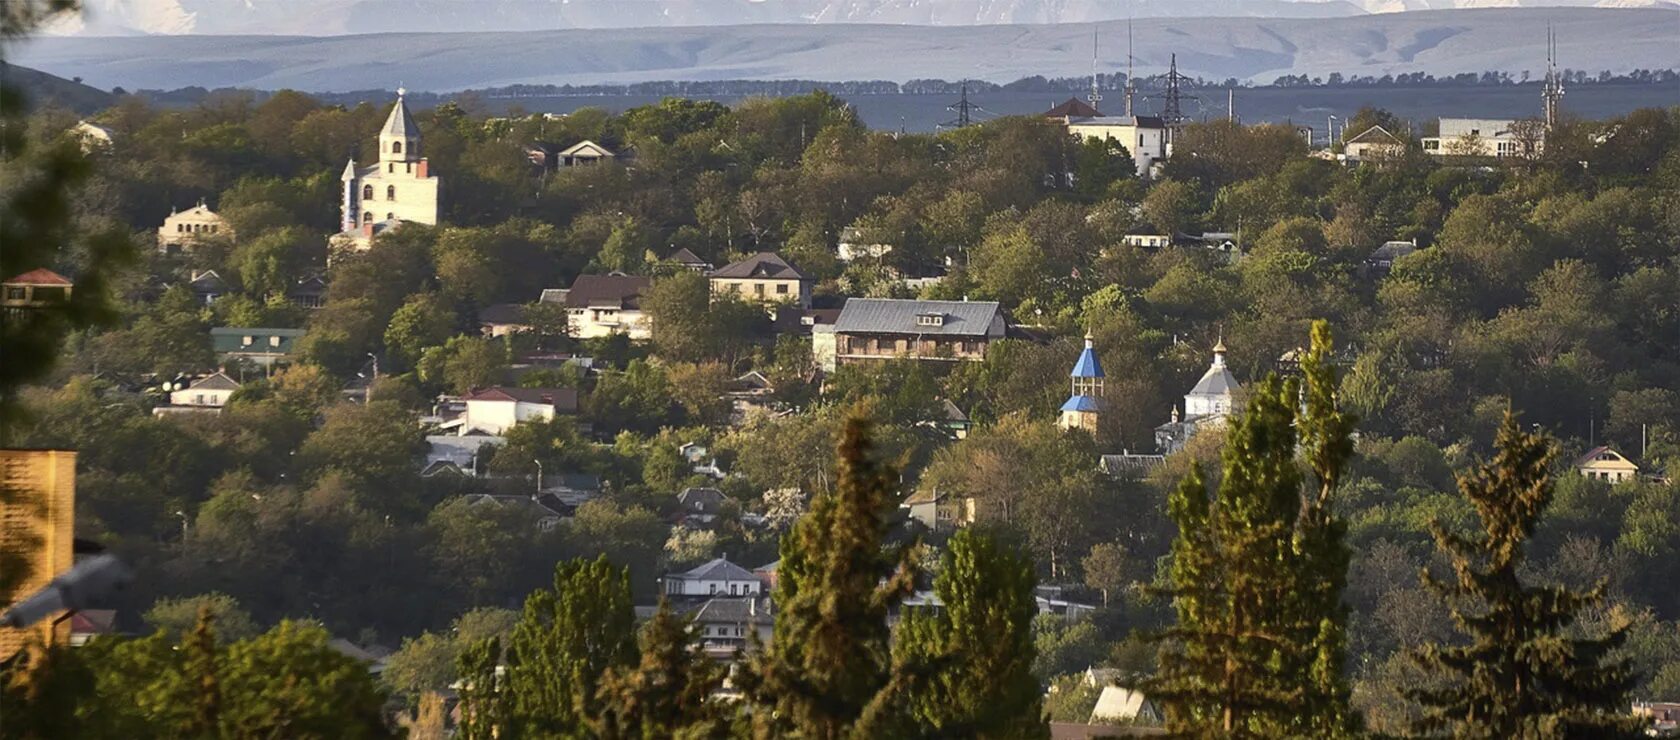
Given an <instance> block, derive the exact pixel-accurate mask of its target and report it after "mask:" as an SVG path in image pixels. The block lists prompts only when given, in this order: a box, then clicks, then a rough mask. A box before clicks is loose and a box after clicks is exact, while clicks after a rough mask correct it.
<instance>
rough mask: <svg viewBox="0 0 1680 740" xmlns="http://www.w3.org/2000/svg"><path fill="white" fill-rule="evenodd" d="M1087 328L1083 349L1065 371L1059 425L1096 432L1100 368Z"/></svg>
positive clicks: (1100, 388) (1100, 395)
mask: <svg viewBox="0 0 1680 740" xmlns="http://www.w3.org/2000/svg"><path fill="white" fill-rule="evenodd" d="M1092 339H1093V337H1092V336H1091V334H1090V332H1086V334H1085V350H1084V351H1083V352H1080V353H1079V361H1078V362H1075V363H1074V364H1073V371H1072V372H1070V373H1068V379H1069V385H1070V386H1071V388H1070V390H1069V393H1068V400H1067V402H1066V403H1063V404H1062V416H1061V421H1060V423H1061V427H1062V428H1063V429H1083V430H1085V431H1087V432H1089V433H1090V434H1091V436H1093V437H1094V436H1096V434H1097V417H1098V415H1100V414H1101V413H1102V395H1103V370H1102V364H1101V363H1099V362H1097V350H1096V349H1095V348H1094V347H1093V346H1092Z"/></svg>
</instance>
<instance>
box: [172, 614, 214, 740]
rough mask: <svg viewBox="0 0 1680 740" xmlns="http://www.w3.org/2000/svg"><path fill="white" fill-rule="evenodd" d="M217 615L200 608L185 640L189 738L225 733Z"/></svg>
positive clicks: (183, 668) (183, 655)
mask: <svg viewBox="0 0 1680 740" xmlns="http://www.w3.org/2000/svg"><path fill="white" fill-rule="evenodd" d="M215 621H216V617H215V615H213V614H211V613H210V608H209V607H200V608H199V610H198V621H197V622H196V623H194V624H193V628H192V631H191V632H188V633H187V634H186V635H184V636H183V637H184V639H183V640H182V641H181V660H182V664H181V674H182V676H181V677H182V679H183V681H182V688H183V689H185V690H186V691H187V696H186V697H184V698H185V699H186V704H187V707H189V708H190V712H189V714H188V715H187V716H186V717H185V722H184V725H185V726H184V728H183V730H184V732H183V735H184V736H186V737H218V736H220V735H221V734H222V727H221V710H222V689H221V682H220V681H219V680H218V678H217V666H216V664H217V662H218V659H217V653H216V630H215Z"/></svg>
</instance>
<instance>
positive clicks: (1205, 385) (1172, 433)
mask: <svg viewBox="0 0 1680 740" xmlns="http://www.w3.org/2000/svg"><path fill="white" fill-rule="evenodd" d="M1241 393H1242V386H1241V385H1240V384H1238V383H1237V379H1236V377H1235V376H1233V375H1231V371H1230V370H1229V369H1227V368H1226V367H1225V341H1224V340H1223V339H1221V340H1220V341H1219V342H1218V343H1217V344H1215V345H1213V364H1211V365H1209V366H1208V369H1207V372H1205V373H1203V374H1202V379H1201V380H1200V381H1198V382H1197V383H1196V387H1194V388H1191V389H1190V392H1189V393H1187V394H1185V395H1184V414H1183V416H1182V417H1181V416H1180V415H1179V412H1178V408H1177V407H1176V406H1175V407H1174V408H1173V413H1172V420H1171V421H1169V422H1167V423H1165V424H1162V425H1161V426H1158V427H1155V446H1156V447H1158V448H1160V450H1161V453H1162V454H1167V455H1170V454H1172V453H1174V452H1177V451H1179V450H1181V449H1184V445H1185V443H1186V442H1189V441H1190V438H1191V437H1193V436H1195V434H1196V432H1198V431H1201V430H1202V429H1204V428H1209V427H1217V426H1223V425H1224V424H1225V420H1226V419H1229V418H1230V417H1231V416H1232V415H1234V414H1236V413H1238V412H1240V411H1241V410H1242V402H1241Z"/></svg>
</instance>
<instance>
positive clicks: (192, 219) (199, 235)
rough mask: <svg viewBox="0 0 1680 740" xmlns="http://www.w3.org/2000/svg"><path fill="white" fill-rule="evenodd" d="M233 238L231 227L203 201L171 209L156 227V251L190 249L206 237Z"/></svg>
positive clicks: (173, 251)
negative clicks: (190, 205) (161, 223)
mask: <svg viewBox="0 0 1680 740" xmlns="http://www.w3.org/2000/svg"><path fill="white" fill-rule="evenodd" d="M217 238H220V239H227V240H229V241H232V240H233V229H232V228H230V227H228V223H227V220H226V219H223V218H222V217H221V216H220V215H219V214H217V213H216V212H215V211H212V210H210V207H209V206H206V205H204V201H202V200H201V201H199V202H198V205H196V206H193V207H192V208H188V209H187V210H185V211H175V210H171V211H170V212H169V217H168V218H165V219H164V220H163V225H162V226H159V227H158V239H157V241H158V251H161V252H164V253H166V254H175V253H177V252H180V251H181V250H182V249H190V248H192V247H194V246H197V245H198V244H199V243H200V242H202V241H204V240H207V239H217Z"/></svg>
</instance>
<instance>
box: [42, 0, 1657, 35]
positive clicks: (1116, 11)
mask: <svg viewBox="0 0 1680 740" xmlns="http://www.w3.org/2000/svg"><path fill="white" fill-rule="evenodd" d="M83 5H84V7H85V8H86V10H85V12H84V13H83V14H82V15H81V16H76V17H67V18H65V19H64V20H62V21H61V22H58V23H55V24H53V26H52V27H50V28H49V29H48V32H49V33H54V34H61V35H95V36H113V35H116V36H123V35H135V34H166V35H180V34H276V35H297V36H327V35H339V34H361V33H385V32H402V31H406V32H415V31H424V32H457V31H534V30H551V29H571V28H641V27H656V28H657V27H666V28H668V27H688V26H732V25H744V24H760V23H775V24H827V23H885V24H909V25H937V26H971V25H989V24H1016V23H1090V22H1095V21H1108V20H1120V19H1124V18H1126V17H1128V15H1130V16H1132V17H1136V18H1194V17H1250V18H1324V17H1340V16H1353V15H1363V14H1367V13H1394V12H1403V11H1417V10H1444V9H1462V8H1486V7H1505V8H1510V7H1522V8H1539V7H1561V6H1572V7H1585V6H1598V7H1659V6H1662V7H1670V8H1674V7H1680V6H1676V5H1674V4H1672V3H1671V2H1670V0H83Z"/></svg>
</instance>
